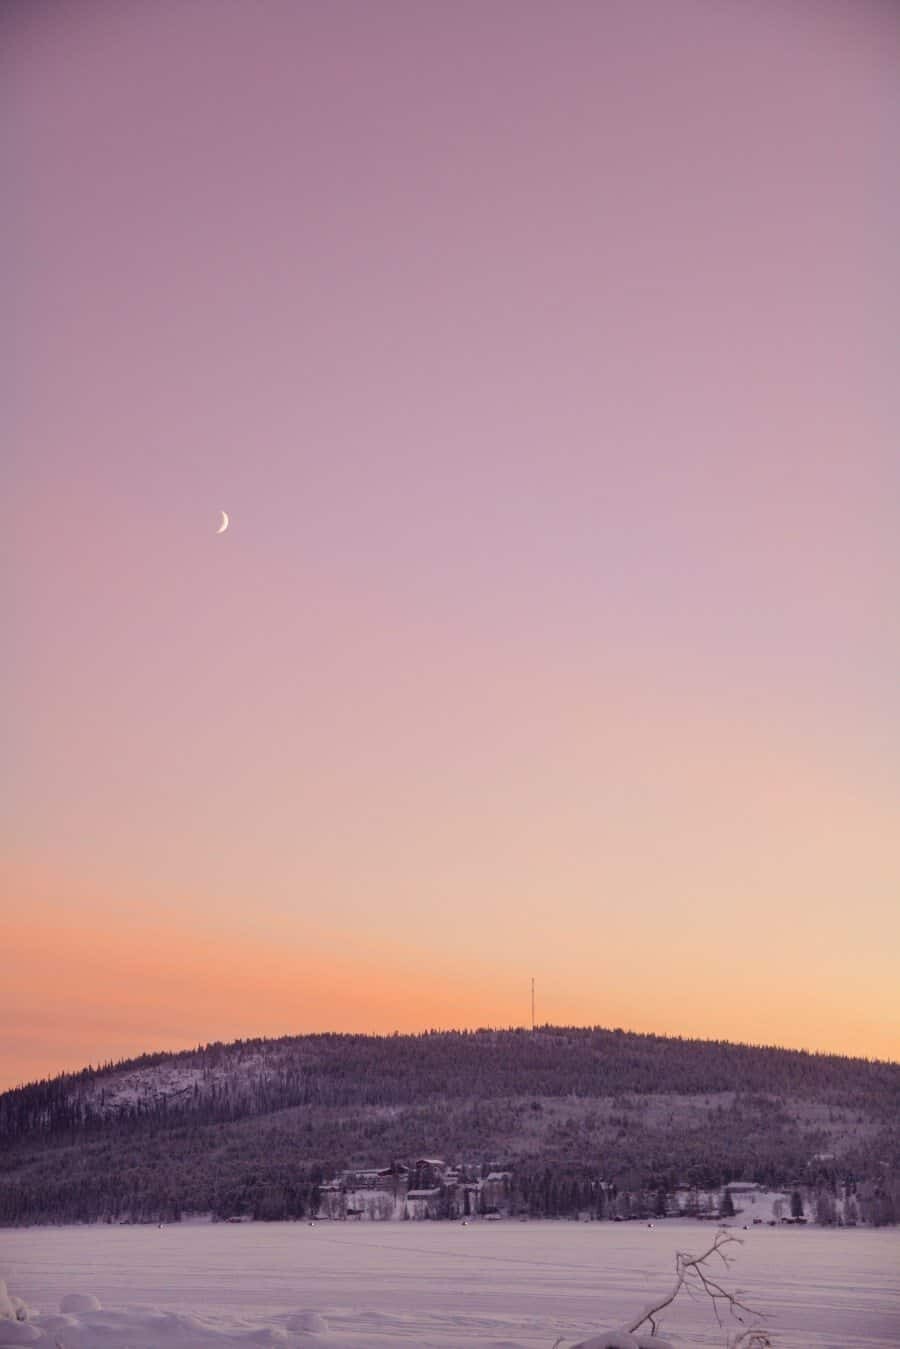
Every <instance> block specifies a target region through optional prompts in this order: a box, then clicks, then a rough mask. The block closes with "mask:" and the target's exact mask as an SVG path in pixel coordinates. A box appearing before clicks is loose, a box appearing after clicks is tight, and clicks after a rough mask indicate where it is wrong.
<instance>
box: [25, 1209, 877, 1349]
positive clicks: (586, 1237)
mask: <svg viewBox="0 0 900 1349" xmlns="http://www.w3.org/2000/svg"><path fill="white" fill-rule="evenodd" d="M734 1231H735V1234H736V1235H737V1236H739V1237H741V1238H742V1239H743V1243H744V1244H743V1246H741V1247H739V1248H735V1249H736V1250H737V1253H738V1258H737V1261H736V1263H735V1265H734V1266H733V1268H732V1270H731V1271H730V1273H728V1274H727V1275H725V1277H724V1282H725V1283H726V1284H727V1285H728V1286H729V1287H730V1288H733V1289H734V1288H740V1289H742V1290H744V1295H745V1300H746V1301H747V1302H749V1303H750V1304H751V1305H753V1306H756V1307H759V1308H761V1309H762V1310H764V1311H766V1312H767V1313H769V1315H768V1318H767V1320H766V1322H765V1325H766V1327H767V1329H768V1330H769V1332H770V1333H771V1334H772V1335H773V1339H774V1343H775V1344H776V1345H777V1346H778V1349H888V1347H889V1346H896V1345H898V1344H900V1292H898V1287H900V1277H898V1275H900V1231H898V1230H896V1229H891V1228H886V1229H881V1230H879V1231H871V1230H868V1229H860V1228H857V1229H855V1230H850V1231H847V1230H831V1229H818V1228H793V1227H792V1228H769V1227H762V1228H760V1227H757V1228H753V1229H752V1230H751V1231H746V1232H745V1231H743V1230H742V1229H741V1223H740V1221H738V1223H736V1224H734ZM714 1235H715V1227H714V1226H713V1225H711V1224H701V1223H696V1222H689V1221H679V1220H667V1221H661V1222H657V1223H656V1224H655V1225H654V1226H653V1227H652V1228H651V1227H648V1226H647V1225H646V1224H643V1223H583V1224H579V1223H570V1222H540V1223H535V1222H532V1223H518V1222H495V1223H487V1222H475V1223H471V1224H470V1225H468V1226H465V1227H464V1226H462V1225H461V1224H453V1223H446V1222H444V1223H402V1224H379V1223H323V1222H320V1223H318V1224H316V1226H314V1227H310V1226H308V1225H307V1224H305V1223H265V1224H262V1223H260V1224H251V1223H247V1224H233V1225H232V1224H215V1225H208V1224H199V1223H198V1224H186V1225H183V1226H173V1227H166V1228H162V1229H160V1228H157V1227H106V1226H98V1227H90V1228H87V1227H85V1228H72V1227H69V1228H30V1229H26V1230H10V1229H6V1230H2V1231H0V1277H5V1279H6V1281H7V1284H8V1286H9V1291H10V1293H12V1294H16V1295H17V1296H18V1297H20V1298H22V1299H24V1301H25V1302H26V1303H27V1304H28V1305H29V1306H30V1307H31V1308H32V1309H34V1310H33V1312H32V1314H31V1317H30V1319H29V1320H28V1321H27V1322H25V1323H15V1322H13V1321H11V1320H8V1319H5V1318H2V1317H0V1347H5V1346H6V1345H11V1344H21V1343H34V1344H36V1345H38V1346H39V1349H101V1346H102V1349H163V1346H169V1345H171V1346H172V1349H227V1346H228V1345H229V1344H231V1343H234V1342H235V1341H240V1342H243V1343H245V1344H247V1345H256V1344H258V1345H275V1344H282V1345H285V1346H296V1347H297V1349H301V1346H308V1347H309V1349H311V1347H312V1346H313V1345H316V1344H321V1345H322V1346H323V1349H325V1347H326V1346H330V1349H384V1346H387V1345H408V1346H416V1347H417V1349H552V1346H553V1344H554V1341H555V1340H556V1339H557V1338H558V1337H562V1338H563V1343H565V1344H566V1345H572V1344H574V1343H576V1342H577V1341H578V1340H579V1339H583V1338H585V1337H587V1336H588V1335H590V1334H594V1333H597V1332H598V1331H601V1330H604V1329H607V1328H612V1327H616V1326H620V1325H622V1324H623V1323H624V1322H625V1321H626V1320H627V1319H629V1318H630V1317H631V1316H633V1315H634V1314H635V1313H636V1312H637V1311H639V1310H640V1309H641V1308H643V1307H644V1306H645V1305H646V1304H647V1302H648V1301H649V1300H650V1299H651V1298H653V1297H654V1296H655V1295H656V1294H657V1293H660V1294H661V1293H664V1292H665V1291H667V1290H668V1289H669V1288H670V1287H671V1285H672V1282H673V1269H674V1254H675V1251H676V1249H682V1250H690V1251H700V1250H702V1249H704V1248H705V1246H706V1245H708V1244H709V1243H710V1242H711V1240H712V1238H713V1236H714ZM71 1294H79V1295H81V1296H80V1298H76V1299H72V1300H71V1301H68V1300H67V1301H66V1303H65V1307H66V1310H65V1311H61V1310H60V1307H61V1305H62V1304H63V1299H64V1298H67V1295H71ZM92 1298H93V1299H96V1301H97V1303H99V1310H98V1309H96V1308H95V1309H93V1310H92V1309H91V1307H92V1306H93V1304H92V1301H91V1299H92ZM3 1327H5V1329H3ZM731 1328H732V1329H736V1328H739V1327H737V1326H732V1327H731ZM663 1330H664V1333H665V1334H666V1336H667V1337H668V1338H669V1339H671V1340H672V1341H673V1342H674V1343H675V1344H677V1345H717V1346H724V1345H725V1343H726V1334H725V1331H724V1330H720V1329H719V1328H718V1327H717V1326H716V1322H715V1317H714V1316H713V1313H712V1310H711V1308H710V1306H709V1304H708V1303H707V1302H705V1301H702V1302H701V1301H691V1300H690V1299H688V1298H686V1297H684V1296H682V1298H680V1299H679V1300H678V1302H677V1303H676V1305H675V1306H674V1307H673V1309H672V1311H671V1314H670V1315H668V1316H667V1317H666V1318H665V1320H664V1322H663ZM36 1332H41V1333H40V1334H37V1333H36ZM26 1337H27V1338H26Z"/></svg>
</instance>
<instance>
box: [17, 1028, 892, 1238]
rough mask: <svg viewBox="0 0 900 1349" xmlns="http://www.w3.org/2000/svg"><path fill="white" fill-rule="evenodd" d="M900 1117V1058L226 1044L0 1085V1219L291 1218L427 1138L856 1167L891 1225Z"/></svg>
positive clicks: (788, 1178) (788, 1176)
mask: <svg viewBox="0 0 900 1349" xmlns="http://www.w3.org/2000/svg"><path fill="white" fill-rule="evenodd" d="M898 1119H900V1065H897V1064H892V1063H877V1062H868V1061H866V1060H856V1059H848V1058H843V1057H839V1056H833V1055H811V1054H805V1053H799V1052H794V1051H787V1050H779V1049H767V1048H756V1047H749V1046H740V1045H729V1044H726V1043H720V1042H706V1041H688V1040H680V1039H668V1038H664V1037H661V1036H647V1035H634V1034H630V1033H625V1032H622V1031H616V1030H604V1029H599V1028H594V1029H578V1028H558V1027H542V1028H540V1029H539V1030H537V1031H536V1032H535V1033H531V1032H525V1031H515V1030H513V1031H478V1032H440V1033H428V1034H424V1035H418V1036H405V1035H404V1036H400V1035H395V1036H387V1037H375V1036H354V1035H314V1036H298V1037H291V1038H285V1039H280V1040H255V1041H239V1042H237V1043H235V1044H233V1045H222V1044H214V1045H208V1046H205V1047H204V1048H201V1049H197V1050H194V1051H189V1052H186V1053H182V1054H176V1055H162V1054H158V1055H148V1056H144V1057H143V1058H140V1059H137V1060H132V1061H129V1062H125V1063H120V1064H108V1065H105V1066H103V1067H101V1068H96V1069H90V1068H89V1069H85V1070H84V1071H83V1072H81V1073H78V1074H68V1075H64V1076H61V1077H58V1078H55V1079H53V1080H52V1081H45V1082H39V1083H34V1084H31V1085H29V1086H24V1087H20V1088H17V1089H15V1090H13V1091H10V1092H7V1093H5V1094H4V1095H3V1096H0V1221H2V1222H7V1223H8V1222H28V1221H39V1222H40V1221H43V1222H47V1221H73V1220H91V1219H94V1218H98V1217H100V1218H102V1217H110V1218H112V1219H115V1218H121V1217H129V1218H136V1219H151V1218H156V1217H173V1216H177V1215H178V1214H180V1213H182V1212H186V1211H203V1212H206V1211H213V1212H218V1213H221V1214H223V1215H226V1214H227V1213H229V1212H232V1211H243V1212H249V1213H252V1214H254V1215H255V1216H257V1217H292V1216H301V1215H302V1214H303V1213H306V1212H308V1211H310V1209H311V1207H314V1204H315V1202H316V1190H317V1187H318V1186H319V1184H320V1183H321V1182H322V1180H324V1179H325V1178H327V1176H329V1175H331V1174H333V1173H334V1172H335V1171H337V1170H340V1169H342V1168H348V1167H356V1166H359V1167H371V1166H379V1165H384V1164H386V1163H387V1162H389V1161H390V1160H391V1159H393V1158H415V1157H416V1156H433V1155H440V1156H444V1157H447V1158H449V1159H455V1160H460V1161H466V1162H468V1163H476V1164H482V1163H483V1164H484V1165H494V1166H497V1165H502V1166H504V1167H509V1168H512V1169H513V1170H514V1171H515V1173H516V1175H517V1177H518V1181H517V1183H522V1184H525V1185H526V1188H527V1189H528V1190H529V1193H535V1192H536V1179H535V1178H537V1177H540V1181H541V1185H540V1192H541V1193H546V1194H550V1193H551V1192H552V1191H553V1189H554V1185H556V1182H555V1181H554V1182H553V1184H551V1183H550V1182H549V1181H548V1180H547V1176H548V1175H549V1176H550V1177H551V1179H552V1178H557V1179H558V1181H559V1184H558V1185H556V1193H567V1191H566V1189H565V1186H566V1185H567V1184H571V1186H573V1187H574V1189H573V1191H572V1193H573V1195H574V1193H575V1190H576V1189H577V1186H578V1185H579V1184H583V1183H587V1182H588V1181H589V1179H590V1178H592V1177H593V1178H596V1177H600V1176H602V1177H603V1178H604V1179H606V1180H610V1181H614V1182H621V1183H622V1184H627V1185H628V1186H629V1187H631V1188H632V1189H639V1188H642V1187H644V1188H646V1187H673V1186H675V1185H676V1184H678V1183H679V1182H682V1183H685V1182H686V1183H689V1184H698V1185H709V1186H715V1185H721V1184H723V1183H726V1182H729V1181H732V1180H736V1179H746V1180H756V1181H759V1182H760V1183H763V1184H768V1185H787V1184H794V1183H803V1184H805V1185H808V1186H816V1185H831V1186H834V1185H837V1184H845V1183H847V1182H848V1181H850V1182H851V1183H853V1184H854V1185H855V1184H859V1185H860V1186H862V1187H863V1189H864V1190H865V1187H866V1186H868V1187H869V1190H870V1191H871V1193H872V1195H873V1196H875V1197H876V1198H878V1197H879V1196H883V1197H884V1199H885V1202H884V1203H883V1204H881V1207H880V1209H879V1212H880V1213H881V1214H882V1216H883V1217H884V1220H887V1221H890V1220H893V1216H894V1210H893V1207H892V1206H893V1204H894V1200H893V1198H891V1196H893V1194H894V1188H895V1182H894V1180H893V1177H895V1176H897V1175H900V1129H898V1123H897V1121H898ZM528 1178H531V1179H530V1180H529V1179H528ZM526 1182H527V1183H526ZM560 1187H562V1188H561V1189H560ZM573 1202H575V1200H574V1198H573Z"/></svg>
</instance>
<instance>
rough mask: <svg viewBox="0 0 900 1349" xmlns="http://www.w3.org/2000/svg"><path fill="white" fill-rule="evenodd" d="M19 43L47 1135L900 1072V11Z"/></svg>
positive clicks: (13, 612)
mask: <svg viewBox="0 0 900 1349" xmlns="http://www.w3.org/2000/svg"><path fill="white" fill-rule="evenodd" d="M0 25H2V30H3V40H2V43H0V48H2V51H3V55H2V57H0V60H2V66H3V80H2V86H3V93H2V100H3V107H2V109H0V125H2V126H3V128H4V131H3V146H2V157H3V165H4V167H3V180H4V182H6V183H7V185H8V187H9V186H10V185H11V188H12V190H11V191H10V193H9V208H8V211H7V216H6V221H5V227H6V230H7V233H8V237H9V238H10V239H11V241H12V246H11V248H7V249H5V250H4V253H5V257H6V264H5V271H6V276H5V281H4V290H5V292H6V293H7V295H8V296H9V297H11V303H10V304H8V305H6V306H4V308H5V310H6V320H7V322H6V335H7V339H8V354H9V359H7V360H6V361H4V362H3V364H4V367H5V375H4V376H3V377H2V378H3V382H4V384H5V385H6V388H7V396H6V397H4V398H3V400H2V404H3V406H2V411H0V416H2V419H3V434H4V440H5V441H6V442H7V444H8V445H9V446H11V452H10V453H8V454H6V455H4V468H3V478H4V484H3V486H4V490H3V499H4V500H3V506H2V521H0V524H2V534H3V539H4V543H5V552H6V565H5V566H4V568H3V571H4V576H5V578H6V579H5V580H4V590H5V600H4V610H5V612H6V614H7V619H6V621H5V629H6V636H7V638H8V639H9V641H8V645H7V652H8V656H7V659H6V661H5V662H4V667H3V674H2V679H3V700H4V706H5V709H6V712H7V737H6V740H7V756H6V757H7V762H8V763H9V764H10V765H11V770H12V771H11V772H9V773H8V774H5V775H4V777H5V785H4V787H3V800H4V809H3V820H4V825H3V833H4V846H3V856H4V859H5V860H4V863H3V871H4V877H3V892H4V895H5V897H6V898H5V900H4V910H5V916H4V918H3V922H2V931H3V946H2V961H3V977H2V979H0V1024H2V1025H3V1027H4V1033H3V1036H2V1037H0V1086H3V1085H12V1084H14V1083H17V1082H21V1081H27V1080H31V1079H33V1078H35V1077H40V1076H45V1075H48V1074H53V1073H56V1072H59V1071H62V1070H64V1069H75V1068H79V1067H81V1066H83V1065H85V1064H87V1063H94V1064H96V1063H99V1062H106V1061H109V1060H112V1059H119V1058H123V1057H126V1056H129V1055H132V1054H136V1053H141V1052H144V1051H150V1050H160V1049H177V1048H184V1047H189V1046H192V1045H196V1044H198V1043H203V1042H207V1041H210V1040H216V1039H223V1040H229V1039H233V1038H237V1037H249V1036H256V1035H263V1034H272V1035H280V1034H299V1033H302V1032H305V1031H316V1030H355V1031H371V1032H388V1031H393V1030H395V1029H397V1030H420V1029H426V1028H429V1027H462V1026H468V1027H473V1026H484V1025H496V1026H510V1025H523V1024H528V1023H529V1022H530V1017H531V1007H530V981H531V978H532V977H534V979H535V981H536V999H537V1019H538V1021H539V1022H553V1023H567V1024H590V1025H594V1024H598V1025H604V1026H621V1027H624V1028H626V1029H633V1030H641V1031H653V1032H659V1033H664V1034H678V1035H685V1036H699V1037H703V1038H715V1039H729V1040H739V1041H747V1042H752V1043H765V1044H779V1045H787V1046H795V1047H802V1048H808V1049H814V1050H827V1051H836V1052H841V1053H849V1054H859V1055H865V1056H868V1057H879V1058H893V1059H897V1058H900V977H898V976H900V960H898V951H900V903H898V897H900V848H898V838H900V829H898V820H900V605H898V581H900V527H898V510H900V451H898V445H900V437H898V432H900V393H898V388H900V385H898V382H897V379H896V370H895V367H894V365H893V362H892V359H891V354H892V350H896V339H897V322H896V320H897V296H898V293H900V292H898V288H897V282H898V261H897V250H896V239H897V237H900V209H898V207H900V203H898V194H897V191H896V174H895V173H894V172H893V166H894V164H895V161H896V145H897V133H898V106H897V98H896V71H897V60H898V55H900V12H898V10H897V8H896V7H895V6H894V5H893V4H889V3H877V2H876V0H852V2H851V0H841V2H838V0H817V2H816V3H811V2H810V3H807V2H805V0H798V3H796V4H789V5H787V4H783V3H770V2H769V0H755V3H753V4H746V3H737V0H734V2H733V0H715V2H714V0H674V3H673V0H603V3H595V0H591V2H590V3H587V2H585V3H581V2H580V0H563V3H560V4H550V3H546V0H542V2H541V3H535V0H487V3H485V2H484V0H454V2H453V3H452V4H451V3H442V2H440V0H437V2H436V3H429V4H422V3H421V2H420V0H378V3H374V4H373V3H370V0H328V2H327V3H325V0H321V2H320V0H304V3H296V2H295V0H267V3H266V4H265V5H256V4H252V3H249V2H248V0H240V2H239V0H194V2H193V3H191V4H184V3H175V0H159V3H156V4H153V5H147V4H143V3H139V2H138V0H115V3H113V0H72V2H71V3H69V4H66V5H59V4H52V3H44V0H31V2H30V3H25V2H24V0H21V2H19V0H11V2H10V3H7V4H6V5H5V6H4V7H3V11H2V15H0ZM221 511H227V512H228V514H229V517H230V524H229V527H228V529H227V530H226V531H225V532H224V533H222V534H217V532H216V531H217V528H218V525H219V521H220V518H221V517H220V512H221Z"/></svg>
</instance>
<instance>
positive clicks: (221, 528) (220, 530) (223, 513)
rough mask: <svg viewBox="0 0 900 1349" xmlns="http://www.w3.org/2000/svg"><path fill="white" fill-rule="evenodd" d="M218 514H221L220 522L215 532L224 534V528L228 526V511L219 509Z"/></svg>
mask: <svg viewBox="0 0 900 1349" xmlns="http://www.w3.org/2000/svg"><path fill="white" fill-rule="evenodd" d="M220 514H221V516H222V523H221V524H220V525H219V528H218V529H217V530H216V533H217V534H224V533H225V531H226V529H227V528H228V513H227V512H226V511H221V512H220Z"/></svg>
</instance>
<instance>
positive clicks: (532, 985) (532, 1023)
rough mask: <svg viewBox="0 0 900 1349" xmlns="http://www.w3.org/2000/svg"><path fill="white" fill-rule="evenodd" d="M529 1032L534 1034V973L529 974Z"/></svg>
mask: <svg viewBox="0 0 900 1349" xmlns="http://www.w3.org/2000/svg"><path fill="white" fill-rule="evenodd" d="M531 1033H532V1035H534V975H532V976H531Z"/></svg>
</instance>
